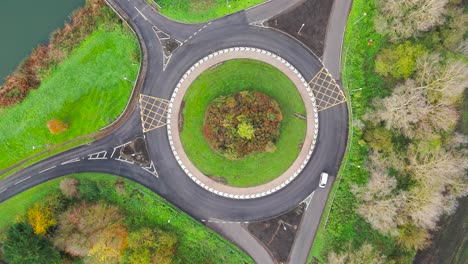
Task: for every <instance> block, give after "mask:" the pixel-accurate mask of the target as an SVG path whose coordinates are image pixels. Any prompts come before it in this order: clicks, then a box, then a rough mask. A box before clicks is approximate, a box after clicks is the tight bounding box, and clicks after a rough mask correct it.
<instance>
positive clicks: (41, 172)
mask: <svg viewBox="0 0 468 264" xmlns="http://www.w3.org/2000/svg"><path fill="white" fill-rule="evenodd" d="M55 167H57V166H52V167H50V168H47V169H45V170H41V171H40V172H39V173H43V172H44V171H48V170H51V169H53V168H55Z"/></svg>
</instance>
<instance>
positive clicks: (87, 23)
mask: <svg viewBox="0 0 468 264" xmlns="http://www.w3.org/2000/svg"><path fill="white" fill-rule="evenodd" d="M118 22H119V19H118V17H117V16H116V15H115V13H114V12H113V11H112V10H111V9H110V8H109V7H108V6H107V5H106V3H105V2H104V1H103V0H87V1H86V5H85V6H84V7H83V8H80V9H78V10H76V11H74V12H73V14H72V15H71V16H70V21H69V22H67V23H65V26H64V27H63V28H62V29H57V30H56V31H54V32H53V33H52V34H51V35H50V39H49V43H48V44H47V45H44V44H41V45H39V46H37V47H36V48H35V49H34V50H33V51H32V53H31V55H30V56H29V57H28V58H26V59H25V60H24V61H23V62H22V63H21V64H20V65H19V66H18V67H17V69H16V70H15V72H13V73H12V74H10V75H8V76H7V77H6V79H5V82H4V84H3V85H2V86H1V87H0V108H1V107H6V106H9V105H13V104H17V103H19V102H21V101H22V100H23V99H24V98H25V97H26V96H27V94H28V92H29V91H30V90H31V89H37V88H38V87H39V86H40V84H41V81H42V80H43V79H44V78H45V77H47V75H48V74H49V73H50V72H51V70H53V69H54V68H55V67H56V66H57V65H58V64H59V63H60V62H61V61H63V59H64V58H66V57H67V56H68V54H70V52H71V51H72V50H73V49H74V48H76V47H78V46H79V45H80V43H81V42H82V41H83V40H84V39H85V38H86V37H87V36H89V35H90V34H91V33H92V32H93V31H94V30H96V29H97V27H98V26H99V25H104V26H109V27H111V26H112V25H116V23H118Z"/></svg>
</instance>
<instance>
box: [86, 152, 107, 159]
mask: <svg viewBox="0 0 468 264" xmlns="http://www.w3.org/2000/svg"><path fill="white" fill-rule="evenodd" d="M106 155H107V151H105V150H104V151H99V152H96V153H93V154H89V155H88V160H103V159H107V157H106Z"/></svg>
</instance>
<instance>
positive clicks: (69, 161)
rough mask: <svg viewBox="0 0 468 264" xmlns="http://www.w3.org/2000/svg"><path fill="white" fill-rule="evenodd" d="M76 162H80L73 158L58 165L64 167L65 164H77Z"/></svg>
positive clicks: (78, 159)
mask: <svg viewBox="0 0 468 264" xmlns="http://www.w3.org/2000/svg"><path fill="white" fill-rule="evenodd" d="M78 161H80V158H75V159H71V160H67V161H64V162H62V163H60V165H65V164H68V163H73V162H78Z"/></svg>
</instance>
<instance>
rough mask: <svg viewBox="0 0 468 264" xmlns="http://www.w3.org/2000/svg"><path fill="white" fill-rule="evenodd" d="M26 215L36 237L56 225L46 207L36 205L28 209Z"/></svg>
mask: <svg viewBox="0 0 468 264" xmlns="http://www.w3.org/2000/svg"><path fill="white" fill-rule="evenodd" d="M27 215H28V222H29V224H30V225H31V226H32V228H33V230H34V234H36V235H45V234H46V232H47V229H48V228H49V227H51V226H53V225H55V223H56V221H55V218H54V215H53V214H52V211H51V209H50V208H49V207H48V206H40V205H39V204H38V203H35V204H34V206H33V207H32V208H30V209H28V213H27Z"/></svg>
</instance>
